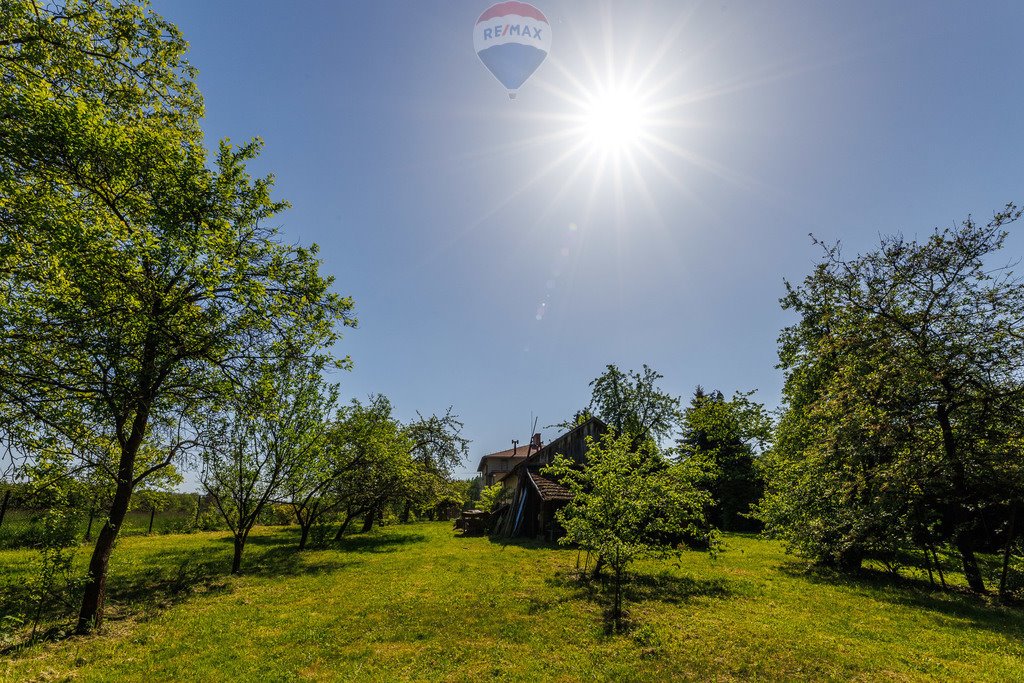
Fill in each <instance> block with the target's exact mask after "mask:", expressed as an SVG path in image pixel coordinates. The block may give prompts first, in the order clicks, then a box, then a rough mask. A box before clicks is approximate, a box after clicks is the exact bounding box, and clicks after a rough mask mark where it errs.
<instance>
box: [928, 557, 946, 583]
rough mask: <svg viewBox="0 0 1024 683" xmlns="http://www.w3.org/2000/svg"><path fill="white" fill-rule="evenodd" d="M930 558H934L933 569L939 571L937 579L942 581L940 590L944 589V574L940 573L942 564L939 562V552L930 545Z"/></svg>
mask: <svg viewBox="0 0 1024 683" xmlns="http://www.w3.org/2000/svg"><path fill="white" fill-rule="evenodd" d="M931 550H932V559H933V560H935V571H937V572H939V581H941V582H942V590H946V575H945V574H943V573H942V565H941V564H940V563H939V554H938V553H937V552H935V547H934V546H931Z"/></svg>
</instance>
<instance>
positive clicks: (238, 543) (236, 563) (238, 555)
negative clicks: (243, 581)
mask: <svg viewBox="0 0 1024 683" xmlns="http://www.w3.org/2000/svg"><path fill="white" fill-rule="evenodd" d="M243 550H245V537H244V536H240V535H236V536H235V555H234V557H232V558H231V573H232V574H241V573H242V551H243Z"/></svg>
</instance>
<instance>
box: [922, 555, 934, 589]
mask: <svg viewBox="0 0 1024 683" xmlns="http://www.w3.org/2000/svg"><path fill="white" fill-rule="evenodd" d="M924 566H925V567H926V568H927V569H928V583H930V584H931V585H932V587H934V586H935V575H934V574H932V561H931V558H929V557H928V548H924Z"/></svg>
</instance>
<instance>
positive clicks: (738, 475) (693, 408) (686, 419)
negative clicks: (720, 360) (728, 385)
mask: <svg viewBox="0 0 1024 683" xmlns="http://www.w3.org/2000/svg"><path fill="white" fill-rule="evenodd" d="M751 393H752V392H746V393H744V392H737V393H736V394H734V395H733V397H732V398H731V399H726V398H725V396H723V395H722V392H720V391H712V392H705V391H704V390H703V389H702V388H701V387H697V389H696V391H694V394H693V398H692V399H691V400H690V404H689V405H688V406H687V407H686V409H685V410H684V411H683V421H682V438H681V439H680V442H679V454H680V458H682V459H683V460H687V461H692V462H693V464H694V465H695V466H697V467H699V468H700V469H701V470H703V472H704V482H703V483H702V487H703V488H705V489H706V490H707V491H708V492H709V493H710V494H711V498H712V500H713V501H714V502H713V504H712V508H711V512H710V517H711V521H712V522H713V523H714V524H715V525H716V526H718V528H720V529H724V530H726V531H737V530H751V528H752V523H753V520H751V519H750V518H749V517H748V513H749V512H750V506H751V505H752V504H753V503H756V502H757V501H758V500H760V498H761V494H762V492H763V489H764V482H763V481H762V479H761V475H760V473H759V472H758V468H757V458H758V456H759V455H760V453H761V452H762V451H763V449H764V448H765V446H766V445H767V444H768V441H769V440H770V438H771V432H772V422H771V418H770V417H769V416H768V414H767V412H766V411H765V409H764V406H762V405H761V404H759V403H757V402H756V401H753V400H751V398H750V396H751Z"/></svg>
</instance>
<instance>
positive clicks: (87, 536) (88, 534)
mask: <svg viewBox="0 0 1024 683" xmlns="http://www.w3.org/2000/svg"><path fill="white" fill-rule="evenodd" d="M95 518H96V506H95V505H93V506H92V507H90V508H89V526H87V527H85V540H86V542H88V541H91V540H92V522H93V520H94V519H95Z"/></svg>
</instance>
